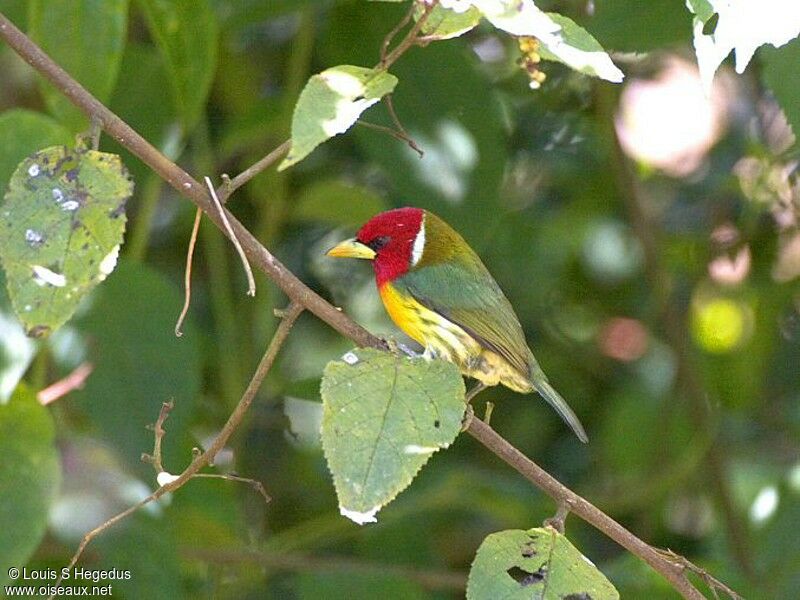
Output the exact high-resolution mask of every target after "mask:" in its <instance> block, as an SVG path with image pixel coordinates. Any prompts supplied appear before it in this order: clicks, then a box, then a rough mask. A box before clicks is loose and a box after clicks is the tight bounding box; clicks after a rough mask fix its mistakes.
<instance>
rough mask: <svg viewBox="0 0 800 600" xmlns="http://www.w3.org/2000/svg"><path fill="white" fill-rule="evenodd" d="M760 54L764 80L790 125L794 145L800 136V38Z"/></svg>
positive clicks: (766, 49) (767, 49)
mask: <svg viewBox="0 0 800 600" xmlns="http://www.w3.org/2000/svg"><path fill="white" fill-rule="evenodd" d="M762 56H763V57H764V71H763V77H764V82H765V83H766V84H767V85H768V86H769V89H771V90H772V93H773V94H775V99H776V100H777V101H778V104H780V107H781V108H782V109H783V112H784V114H785V115H786V120H787V121H789V124H790V125H791V126H792V131H793V132H794V136H795V145H796V144H797V138H798V137H800V86H798V85H797V65H798V64H800V39H798V40H795V41H793V42H791V43H790V44H787V45H786V46H784V47H783V48H779V49H772V48H765V49H764V52H763V53H762Z"/></svg>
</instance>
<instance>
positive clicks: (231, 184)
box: [217, 140, 292, 204]
mask: <svg viewBox="0 0 800 600" xmlns="http://www.w3.org/2000/svg"><path fill="white" fill-rule="evenodd" d="M291 147H292V140H286V141H285V142H283V143H282V144H281V145H280V146H278V147H277V148H275V149H274V150H272V151H271V152H270V153H269V154H267V155H266V156H265V157H264V158H262V159H261V160H259V161H258V162H256V163H253V164H252V165H251V166H249V167H247V168H246V169H245V170H244V171H242V172H241V173H239V174H238V175H237V176H236V177H234V178H233V179H227V180H226V181H225V183H223V184H222V185H221V186H220V188H219V189H218V190H217V195H218V196H219V199H220V202H221V203H222V204H225V203H226V202H227V201H228V198H230V197H231V194H233V193H234V192H235V191H236V190H238V189H239V188H240V187H242V186H243V185H244V184H245V183H247V182H248V181H250V180H251V179H252V178H253V177H255V176H256V175H258V174H259V173H261V172H262V171H265V170H266V169H268V168H269V167H271V166H272V164H273V163H274V162H275V161H277V160H278V159H279V158H280V157H281V156H283V155H284V154H286V153H287V152H288V151H289V149H290V148H291Z"/></svg>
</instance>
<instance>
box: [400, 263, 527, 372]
mask: <svg viewBox="0 0 800 600" xmlns="http://www.w3.org/2000/svg"><path fill="white" fill-rule="evenodd" d="M468 259H470V260H468V261H460V262H457V261H454V260H450V261H447V262H440V263H435V264H427V265H425V266H424V267H423V268H420V269H416V270H411V271H409V272H408V273H406V274H405V275H403V276H402V277H400V278H398V279H396V280H395V281H393V282H392V283H393V284H394V285H395V286H397V287H399V288H401V289H404V290H405V291H406V292H407V293H409V294H410V295H412V296H413V297H414V298H415V299H416V300H417V302H419V303H420V304H422V305H423V306H425V307H426V308H429V309H430V310H432V311H434V312H436V313H438V314H440V315H441V316H443V317H444V318H445V319H447V320H448V321H451V322H453V323H455V324H456V325H458V326H459V327H461V328H462V329H463V330H464V331H466V332H467V333H469V334H470V335H471V336H472V337H474V338H475V339H476V340H477V341H478V343H479V344H480V345H481V346H483V347H484V348H486V349H488V350H492V351H493V352H496V353H497V354H499V355H500V356H502V357H503V358H505V359H506V360H507V361H508V362H509V364H511V366H513V367H514V368H515V369H517V370H518V371H519V372H520V373H522V374H524V375H525V376H526V377H529V378H530V376H531V369H532V367H533V364H535V361H534V359H533V355H532V354H531V351H530V350H529V349H528V345H527V343H526V342H525V335H524V334H523V332H522V327H521V326H520V324H519V319H518V318H517V315H516V314H514V309H513V308H511V304H510V303H509V301H508V300H507V299H506V297H505V295H503V291H502V290H501V289H500V286H498V285H497V282H496V281H495V280H494V279H493V278H492V276H491V274H490V273H489V271H488V270H487V269H486V267H485V266H484V265H483V263H482V262H480V259H479V258H478V257H477V255H475V254H474V253H472V256H470V257H468ZM472 259H474V260H475V261H476V262H474V263H473V262H472Z"/></svg>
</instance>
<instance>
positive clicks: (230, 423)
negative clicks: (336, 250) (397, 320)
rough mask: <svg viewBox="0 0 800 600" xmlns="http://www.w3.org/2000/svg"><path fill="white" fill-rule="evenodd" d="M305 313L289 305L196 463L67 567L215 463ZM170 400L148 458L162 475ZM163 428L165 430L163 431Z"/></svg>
mask: <svg viewBox="0 0 800 600" xmlns="http://www.w3.org/2000/svg"><path fill="white" fill-rule="evenodd" d="M302 312H303V307H302V306H301V305H299V304H296V303H292V304H290V305H289V308H287V309H286V311H285V312H284V313H283V314H282V319H281V322H280V325H278V328H277V329H276V330H275V335H274V336H273V337H272V341H270V343H269V347H268V348H267V350H266V352H265V353H264V356H263V357H262V358H261V362H259V363H258V367H256V370H255V373H253V377H252V378H251V379H250V383H249V384H248V385H247V389H245V391H244V393H243V394H242V397H241V399H240V400H239V403H238V404H237V405H236V408H235V409H234V410H233V412H232V413H231V415H230V417H228V420H227V421H226V423H225V425H224V426H223V427H222V429H221V430H220V432H219V433H218V434H217V437H215V438H214V441H213V442H211V445H210V446H209V447H208V449H206V451H205V452H202V453H196V454H195V457H194V458H193V460H192V462H191V463H189V466H187V467H186V468H185V469H184V470H183V472H182V473H181V474H180V475H178V476H177V477H175V478H174V479H172V480H170V481H169V482H167V483H165V484H164V485H162V486H161V487H159V488H158V489H157V490H155V491H154V492H153V493H152V494H150V495H149V496H148V497H147V498H145V499H143V500H141V501H139V502H137V503H136V504H134V505H133V506H131V507H129V508H127V509H125V510H124V511H122V512H121V513H119V514H117V515H115V516H113V517H111V518H110V519H109V520H108V521H106V522H105V523H103V524H101V525H99V526H98V527H96V528H94V529H93V530H92V531H90V532H89V533H87V534H86V535H85V536H83V539H82V540H81V543H80V544H79V545H78V549H77V550H76V551H75V554H73V555H72V558H71V559H70V561H69V564H68V565H67V568H68V569H67V570H69V569H72V567H74V566H75V565H76V564H77V562H78V560H79V559H80V557H81V555H82V554H83V551H84V550H85V549H86V547H87V546H88V545H89V543H90V542H91V541H92V540H93V539H95V538H96V537H97V536H98V535H100V534H101V533H103V532H104V531H106V530H107V529H109V528H110V527H112V526H114V525H116V524H117V523H119V522H120V521H122V520H123V519H125V518H126V517H128V516H130V515H132V514H133V513H135V512H136V511H137V510H139V509H140V508H142V507H143V506H146V505H147V504H149V503H150V502H153V501H154V500H158V499H159V498H161V496H163V495H164V494H166V493H168V492H174V491H175V490H178V489H180V488H182V487H183V486H184V485H185V484H186V483H187V482H188V481H189V480H190V479H193V478H194V477H196V476H198V474H199V471H200V469H202V468H203V467H206V466H209V465H211V464H213V463H214V458H215V457H216V456H217V454H218V453H219V451H220V450H222V448H224V447H225V444H226V443H227V442H228V439H229V438H230V437H231V435H232V434H233V432H234V431H236V429H237V428H238V427H239V424H240V423H241V422H242V419H244V416H245V414H246V413H247V409H248V408H250V404H251V403H252V402H253V399H254V398H255V396H256V392H258V389H259V388H260V387H261V383H262V382H263V381H264V378H265V377H266V376H267V373H269V370H270V369H271V368H272V365H273V363H274V362H275V357H276V356H277V355H278V351H279V350H280V349H281V347H282V346H283V343H284V342H285V341H286V338H287V336H288V335H289V331H291V329H292V326H293V325H294V323H295V321H296V320H297V317H299V316H300V313H302ZM168 404H169V403H164V405H162V407H161V412H160V414H159V418H158V421H156V425H155V428H154V429H155V442H154V450H153V457H148V458H147V460H148V461H149V462H152V463H153V465H154V466H155V467H156V469H157V470H158V471H159V473H160V474H162V473H164V472H165V471H164V469H163V465H161V438H163V435H164V432H163V427H162V426H163V424H164V420H165V419H166V418H167V415H168V414H169V410H170V409H171V406H168ZM159 430H161V433H160V434H159ZM227 479H236V480H242V481H243V480H244V479H242V478H238V477H237V476H233V477H231V476H229V477H227ZM261 492H263V496H264V497H265V498H267V499H269V497H268V496H267V495H266V492H264V491H263V487H262V488H261ZM61 581H62V580H61V579H60V578H59V580H58V581H56V583H55V585H54V588H58V587H59V585H60V584H61ZM50 598H54V596H50Z"/></svg>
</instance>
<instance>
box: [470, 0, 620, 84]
mask: <svg viewBox="0 0 800 600" xmlns="http://www.w3.org/2000/svg"><path fill="white" fill-rule="evenodd" d="M471 3H472V4H474V5H475V6H478V7H479V8H480V10H481V12H482V13H483V15H484V16H485V17H486V18H487V19H488V20H489V22H490V23H491V24H492V25H494V26H495V27H497V28H498V29H501V30H503V31H506V32H508V33H510V34H511V35H514V36H532V37H535V38H538V39H539V41H540V42H541V45H542V48H543V49H545V50H546V51H547V54H546V55H545V54H542V56H543V57H545V58H548V59H549V60H558V61H559V62H562V63H564V64H565V65H567V66H568V67H571V68H573V69H575V70H576V71H580V72H581V73H585V74H587V75H593V76H595V77H600V78H601V79H606V80H608V81H613V82H615V83H618V82H620V81H622V79H623V78H624V77H625V75H624V74H623V73H622V71H620V70H619V69H618V68H617V67H616V65H614V63H613V62H611V58H610V57H609V56H608V54H606V53H605V51H604V50H603V48H602V46H600V44H599V43H598V42H597V40H595V39H594V38H593V37H592V36H591V35H589V33H588V32H587V31H586V30H585V29H583V28H582V27H580V26H579V25H577V24H576V23H575V22H574V21H573V20H572V19H568V18H567V17H564V16H562V15H559V14H557V13H544V12H542V11H541V10H539V8H537V7H536V5H535V4H534V3H533V2H532V1H531V0H481V1H480V2H477V0H473V1H472V2H471Z"/></svg>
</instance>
